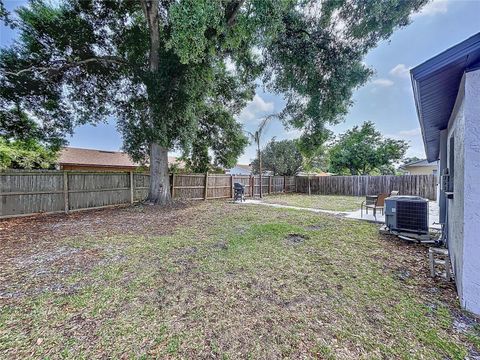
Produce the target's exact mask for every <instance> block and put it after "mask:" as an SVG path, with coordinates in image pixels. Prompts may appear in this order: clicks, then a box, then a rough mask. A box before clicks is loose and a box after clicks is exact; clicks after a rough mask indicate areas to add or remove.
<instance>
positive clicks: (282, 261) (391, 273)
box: [0, 196, 480, 359]
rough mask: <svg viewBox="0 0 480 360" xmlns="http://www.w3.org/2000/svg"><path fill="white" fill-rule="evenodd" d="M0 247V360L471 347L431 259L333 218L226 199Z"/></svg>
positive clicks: (35, 231)
mask: <svg viewBox="0 0 480 360" xmlns="http://www.w3.org/2000/svg"><path fill="white" fill-rule="evenodd" d="M282 198H284V199H287V198H288V199H295V197H294V196H285V197H282ZM312 198H313V197H312ZM268 199H269V200H270V199H272V197H269V198H268ZM298 199H300V197H298ZM302 199H305V197H302ZM334 199H338V201H337V202H336V206H338V204H339V203H340V202H341V200H340V199H342V198H341V197H334ZM302 201H305V200H302ZM315 201H316V202H315ZM329 201H330V200H326V199H325V200H323V199H320V198H318V199H317V200H313V203H315V204H328V203H329ZM355 201H357V200H353V199H352V201H351V203H348V202H347V201H345V203H343V202H342V206H343V209H346V208H348V209H350V208H349V206H350V205H351V206H353V205H354V204H355ZM347 204H350V205H347ZM303 206H306V205H303ZM317 206H320V205H317ZM321 208H323V207H321ZM335 209H337V207H336V208H335ZM0 246H1V249H2V250H1V251H0V263H1V264H2V265H1V266H2V271H1V274H0V358H2V359H10V358H11V359H13V358H26V357H29V358H75V359H78V358H80V359H81V358H85V359H90V358H144V359H147V358H186V359H188V358H224V359H235V358H264V359H274V358H285V357H291V358H321V359H358V358H364V359H372V358H379V359H380V358H418V359H446V358H451V359H463V358H464V357H465V356H467V355H470V356H475V355H478V350H480V349H479V348H478V346H480V338H479V337H478V336H479V328H478V325H475V322H474V320H473V319H472V318H471V317H469V316H468V315H467V314H465V313H463V312H461V311H460V310H459V308H458V306H457V300H456V296H455V291H454V288H453V286H452V285H451V284H446V283H444V282H442V281H440V280H433V279H431V278H429V277H428V266H427V258H426V254H427V248H426V247H423V246H419V245H413V244H408V243H405V242H402V241H399V240H396V239H394V238H390V237H385V236H381V235H379V234H378V229H377V227H376V226H375V225H373V224H370V223H365V222H360V221H353V220H347V219H344V218H340V217H338V216H333V215H328V214H316V213H311V212H307V211H298V210H289V209H279V208H272V207H265V206H258V205H240V204H231V203H229V202H226V201H207V202H196V203H185V204H176V205H174V206H172V207H171V208H168V209H160V208H158V207H155V206H135V207H129V208H123V209H109V210H100V211H93V212H84V213H76V214H72V215H69V216H65V215H52V216H45V217H37V218H33V219H32V218H30V219H27V218H24V219H15V220H8V221H3V222H0ZM475 344H476V346H477V348H475Z"/></svg>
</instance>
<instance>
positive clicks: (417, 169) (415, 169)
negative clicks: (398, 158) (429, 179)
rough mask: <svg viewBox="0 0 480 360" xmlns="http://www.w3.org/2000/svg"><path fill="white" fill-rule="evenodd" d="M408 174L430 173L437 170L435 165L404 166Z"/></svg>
mask: <svg viewBox="0 0 480 360" xmlns="http://www.w3.org/2000/svg"><path fill="white" fill-rule="evenodd" d="M406 171H407V173H408V175H431V174H435V173H436V172H437V165H431V166H409V167H407V168H406Z"/></svg>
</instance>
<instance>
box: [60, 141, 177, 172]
mask: <svg viewBox="0 0 480 360" xmlns="http://www.w3.org/2000/svg"><path fill="white" fill-rule="evenodd" d="M168 163H169V164H173V163H177V158H176V157H174V156H169V157H168ZM140 165H141V164H139V163H136V162H134V161H133V160H132V159H131V158H130V156H129V155H128V154H126V153H124V152H121V151H106V150H95V149H80V148H74V147H65V148H63V149H62V150H61V151H60V156H59V158H58V168H59V169H60V170H76V171H133V170H136V169H137V168H138V167H139V166H140Z"/></svg>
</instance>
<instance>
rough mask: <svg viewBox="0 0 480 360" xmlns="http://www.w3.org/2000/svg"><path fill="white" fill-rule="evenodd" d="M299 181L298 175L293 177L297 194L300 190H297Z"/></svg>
mask: <svg viewBox="0 0 480 360" xmlns="http://www.w3.org/2000/svg"><path fill="white" fill-rule="evenodd" d="M297 179H298V175H295V176H294V177H293V181H294V183H295V193H297V192H298V189H297Z"/></svg>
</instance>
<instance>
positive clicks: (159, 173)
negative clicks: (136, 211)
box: [148, 143, 171, 205]
mask: <svg viewBox="0 0 480 360" xmlns="http://www.w3.org/2000/svg"><path fill="white" fill-rule="evenodd" d="M170 201H171V196H170V175H169V173H168V149H167V148H164V147H161V146H160V145H158V144H155V143H153V144H151V145H150V188H149V191H148V202H150V203H152V204H160V205H165V204H168V203H169V202H170Z"/></svg>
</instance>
